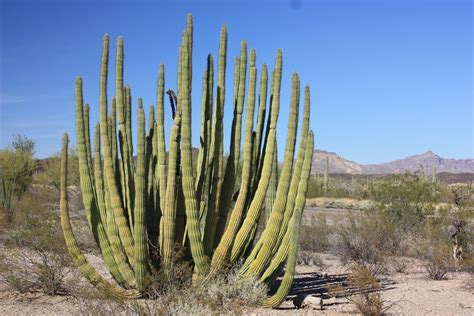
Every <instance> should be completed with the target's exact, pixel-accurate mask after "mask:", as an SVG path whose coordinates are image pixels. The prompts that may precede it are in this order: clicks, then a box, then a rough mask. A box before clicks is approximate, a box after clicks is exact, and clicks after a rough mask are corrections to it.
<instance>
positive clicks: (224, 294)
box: [200, 268, 268, 306]
mask: <svg viewBox="0 0 474 316" xmlns="http://www.w3.org/2000/svg"><path fill="white" fill-rule="evenodd" d="M238 272H239V270H238V269H236V268H233V269H232V270H230V271H228V272H227V273H225V274H219V275H214V276H213V277H211V278H209V279H208V280H206V281H205V282H203V283H202V284H201V285H200V288H201V289H203V290H204V292H205V296H206V297H208V298H209V299H210V300H211V301H212V302H213V303H214V304H216V303H217V304H218V305H219V304H220V305H222V306H230V305H234V306H235V305H237V306H257V305H258V304H260V303H261V302H262V301H263V300H264V299H265V298H266V297H267V291H268V289H267V287H266V285H265V284H263V283H260V282H258V279H253V278H243V277H242V276H241V275H239V273H238Z"/></svg>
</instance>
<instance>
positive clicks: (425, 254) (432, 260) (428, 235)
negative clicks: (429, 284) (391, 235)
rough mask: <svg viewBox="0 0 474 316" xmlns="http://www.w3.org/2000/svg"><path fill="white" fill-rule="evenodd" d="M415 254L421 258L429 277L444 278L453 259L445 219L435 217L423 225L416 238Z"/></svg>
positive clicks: (452, 266) (452, 264) (451, 266)
mask: <svg viewBox="0 0 474 316" xmlns="http://www.w3.org/2000/svg"><path fill="white" fill-rule="evenodd" d="M417 255H418V257H419V258H421V259H423V261H424V267H425V270H426V272H427V273H428V276H429V278H430V279H432V280H442V279H445V278H446V275H447V273H448V272H449V271H450V270H452V269H453V268H454V260H453V256H452V243H451V241H450V238H449V234H448V230H447V225H446V221H445V220H443V219H441V218H436V219H433V220H431V221H429V222H427V223H426V224H425V225H424V229H423V235H422V236H421V238H420V239H419V240H418V245H417Z"/></svg>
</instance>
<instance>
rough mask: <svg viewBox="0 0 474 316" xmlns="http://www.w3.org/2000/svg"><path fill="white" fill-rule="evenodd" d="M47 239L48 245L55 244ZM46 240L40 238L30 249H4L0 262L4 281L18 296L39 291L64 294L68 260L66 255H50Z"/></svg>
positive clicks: (51, 253) (58, 253) (53, 253)
mask: <svg viewBox="0 0 474 316" xmlns="http://www.w3.org/2000/svg"><path fill="white" fill-rule="evenodd" d="M52 239H53V238H51V239H50V242H51V243H52V244H54V243H55V242H54V241H53V240H52ZM44 242H46V239H44V238H43V236H39V240H34V241H33V243H34V245H30V247H22V248H20V247H15V248H6V249H5V250H4V254H3V260H2V262H1V270H2V272H3V273H2V274H3V275H4V278H5V281H6V283H7V284H8V285H10V286H11V287H12V288H14V289H15V290H18V291H20V292H26V291H34V290H41V291H43V292H44V293H46V294H48V295H55V294H60V293H63V292H64V291H65V288H64V286H63V285H64V278H65V277H66V275H67V273H68V272H69V267H70V258H69V256H68V255H67V254H66V253H65V252H57V249H56V251H52V249H51V248H52V247H51V246H49V245H46V244H43V243H44Z"/></svg>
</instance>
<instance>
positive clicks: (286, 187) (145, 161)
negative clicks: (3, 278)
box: [61, 15, 314, 307]
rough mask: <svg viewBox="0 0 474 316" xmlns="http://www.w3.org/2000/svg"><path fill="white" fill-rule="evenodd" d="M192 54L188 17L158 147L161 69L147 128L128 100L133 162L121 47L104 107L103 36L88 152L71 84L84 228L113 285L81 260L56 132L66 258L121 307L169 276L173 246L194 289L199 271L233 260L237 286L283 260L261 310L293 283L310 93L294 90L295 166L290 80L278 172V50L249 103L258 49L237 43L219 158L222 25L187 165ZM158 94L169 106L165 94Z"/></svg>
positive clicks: (85, 110)
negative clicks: (159, 275) (188, 265)
mask: <svg viewBox="0 0 474 316" xmlns="http://www.w3.org/2000/svg"><path fill="white" fill-rule="evenodd" d="M192 50H193V25H192V17H191V15H189V16H188V20H187V25H186V29H185V30H184V32H183V35H182V42H181V46H180V49H179V65H178V84H177V89H176V91H177V93H176V95H177V97H176V102H177V104H176V105H175V106H176V108H173V117H172V118H170V119H172V121H173V124H172V127H171V131H170V135H169V142H168V148H166V143H165V129H164V120H165V115H164V112H165V111H164V107H165V68H164V66H163V65H160V67H159V74H158V86H157V100H156V109H155V107H154V106H151V107H150V110H149V115H148V123H147V124H145V122H146V119H145V113H144V108H143V104H142V100H141V99H140V98H139V99H138V101H137V103H138V114H137V118H138V135H136V138H137V140H138V142H137V147H136V152H135V153H134V147H133V144H132V127H131V121H132V119H131V117H132V98H131V89H130V87H129V86H126V85H124V79H123V59H124V57H123V40H122V38H121V37H119V38H118V41H117V51H116V59H115V62H116V63H115V69H116V76H115V96H114V97H112V99H111V101H109V99H108V97H107V80H108V75H107V74H108V63H109V37H108V36H107V35H105V36H104V39H103V48H102V60H101V68H100V122H99V123H98V124H97V125H96V127H95V132H94V135H93V137H92V138H93V139H94V146H93V148H92V146H91V134H90V131H89V105H87V104H85V103H84V101H83V96H82V79H81V78H77V80H76V138H77V150H78V156H79V164H80V183H81V190H82V196H83V202H84V207H85V212H86V215H87V220H88V223H89V225H90V229H91V231H92V234H93V236H94V239H95V241H96V242H97V245H98V246H99V248H100V251H101V254H102V257H103V260H104V263H105V265H106V266H107V268H108V270H109V272H110V274H111V275H112V277H113V279H114V282H109V281H107V280H106V279H105V278H104V277H102V276H101V275H100V274H99V273H98V272H97V271H96V270H95V269H94V268H93V267H92V265H90V264H89V263H88V262H87V260H86V258H85V257H84V255H83V254H82V253H81V251H80V249H79V247H78V243H77V241H76V239H75V237H74V234H73V231H72V227H71V224H70V221H69V215H68V207H67V193H66V185H67V178H66V176H67V174H66V166H67V146H68V136H67V134H65V136H64V139H63V150H62V153H63V154H62V164H61V167H62V170H61V223H62V228H63V231H64V236H65V239H66V242H67V246H68V250H69V253H70V255H71V256H72V258H73V260H74V262H75V264H76V265H77V266H78V268H79V270H80V271H81V273H82V274H83V275H84V276H85V277H86V278H87V279H88V280H89V281H90V282H92V283H93V284H94V285H96V286H97V287H98V288H101V289H106V290H108V291H109V293H111V294H113V295H116V296H120V297H129V298H134V297H140V296H141V295H143V293H144V292H145V291H146V289H147V285H148V282H149V280H150V276H151V274H152V273H153V272H152V271H155V270H156V268H157V267H158V268H159V269H163V271H164V273H165V274H166V273H170V271H172V270H171V269H172V265H173V255H174V251H175V249H176V245H179V246H180V247H182V248H184V249H185V257H186V259H188V260H189V261H190V262H192V264H193V267H194V276H193V280H194V281H195V282H199V280H201V279H202V278H204V277H205V276H207V275H209V274H213V273H222V272H223V271H224V270H225V269H226V268H228V267H229V266H232V265H235V264H236V263H237V262H239V261H241V262H243V265H242V267H241V269H240V275H241V277H242V278H250V277H252V278H257V279H258V280H259V281H258V282H271V281H273V280H274V279H275V278H276V277H277V276H278V275H279V274H280V273H281V268H282V266H284V264H285V262H286V270H285V273H284V276H283V279H282V282H281V285H280V287H279V289H278V291H277V292H276V293H275V294H273V295H272V296H270V297H269V298H268V299H267V300H266V301H264V302H263V304H264V305H265V306H268V307H275V306H278V305H279V304H280V303H281V302H282V301H283V299H284V297H285V296H286V295H287V293H288V291H289V289H290V287H291V283H292V280H293V274H294V268H295V264H296V253H297V245H298V232H299V225H300V219H301V213H302V210H303V208H304V205H305V197H306V191H307V187H308V178H309V175H310V170H311V162H312V159H311V158H312V153H313V147H314V135H313V132H311V131H309V116H310V95H309V87H306V88H305V91H304V111H303V112H304V115H303V119H302V126H301V130H300V138H299V147H298V152H297V154H296V159H294V158H295V147H296V141H297V137H296V135H297V129H298V128H297V127H298V114H299V101H300V81H299V77H298V75H297V74H293V77H292V92H291V101H290V114H289V121H288V127H287V130H288V134H287V140H286V148H285V154H284V161H283V165H282V167H281V169H279V168H278V164H277V157H276V150H277V149H276V147H277V145H276V126H277V119H278V113H279V110H280V90H281V88H280V86H281V77H282V53H281V51H280V50H279V51H278V53H277V57H276V65H275V69H274V70H273V72H272V76H271V84H270V92H269V93H268V92H267V91H268V73H267V67H266V65H263V66H262V69H261V76H260V82H259V90H258V93H259V94H258V97H257V67H256V52H255V50H253V49H252V50H250V54H249V55H248V50H247V44H246V42H245V41H243V42H242V44H241V52H240V55H239V56H238V57H237V58H236V63H235V68H234V96H233V100H232V104H233V106H234V116H233V120H232V126H231V131H230V148H229V151H228V153H229V154H228V155H227V157H226V156H224V142H223V140H224V134H223V127H224V126H223V113H224V103H225V98H224V97H225V72H226V55H227V27H226V26H223V27H222V29H221V33H220V44H219V56H218V61H217V84H216V85H215V84H214V77H215V75H214V60H213V57H212V56H211V55H209V56H208V58H207V69H206V70H205V72H204V74H203V82H202V87H203V89H202V111H201V116H202V120H201V128H200V147H199V154H198V156H197V159H194V160H195V161H194V162H193V154H192V146H191V85H192ZM247 70H248V73H247ZM246 88H248V89H246ZM246 90H247V91H246ZM168 94H169V95H170V100H171V101H173V100H174V98H173V96H174V93H173V91H168ZM267 96H268V98H267ZM245 103H246V106H245ZM109 110H110V112H109ZM244 111H245V113H244ZM155 113H156V116H155ZM255 116H257V118H256V126H254V118H255ZM243 117H245V121H244V122H242V120H243ZM265 118H266V119H265ZM242 129H243V141H242V139H241V138H242ZM135 156H136V159H135ZM265 214H268V215H267V216H268V218H264V219H263V220H265V221H266V225H265V229H264V231H263V232H262V234H261V235H260V237H259V239H258V240H256V238H255V237H256V230H257V224H258V221H259V219H260V217H261V216H263V217H265ZM151 249H158V251H159V259H158V260H154V258H155V257H152V256H151V255H150V254H151V253H150V252H151ZM155 261H156V262H155Z"/></svg>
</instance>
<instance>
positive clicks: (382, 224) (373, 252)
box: [335, 214, 402, 274]
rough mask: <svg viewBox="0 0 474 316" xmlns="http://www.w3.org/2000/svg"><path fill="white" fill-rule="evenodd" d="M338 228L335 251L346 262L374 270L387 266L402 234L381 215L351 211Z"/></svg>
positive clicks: (398, 245) (380, 271)
mask: <svg viewBox="0 0 474 316" xmlns="http://www.w3.org/2000/svg"><path fill="white" fill-rule="evenodd" d="M340 222H344V223H343V224H341V225H339V226H338V227H336V228H335V237H336V238H335V240H336V244H335V252H336V254H338V255H339V257H340V258H341V260H342V262H343V263H351V262H352V263H357V264H359V265H362V266H365V267H366V268H367V269H368V270H369V271H370V272H371V273H373V274H380V273H382V272H384V271H385V269H386V258H387V257H388V256H390V255H393V254H395V253H397V252H399V250H400V248H401V243H402V235H401V234H400V232H399V231H398V230H397V229H396V227H395V226H394V225H392V224H391V223H390V222H388V221H387V220H386V219H385V218H384V217H382V216H370V215H369V216H358V217H355V216H354V215H352V214H350V215H348V216H347V219H346V220H345V221H340Z"/></svg>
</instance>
